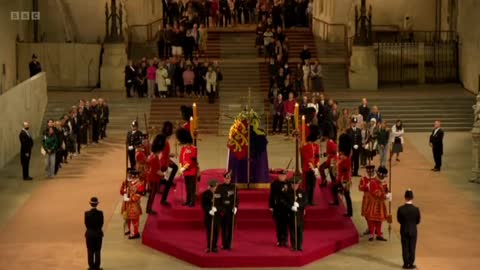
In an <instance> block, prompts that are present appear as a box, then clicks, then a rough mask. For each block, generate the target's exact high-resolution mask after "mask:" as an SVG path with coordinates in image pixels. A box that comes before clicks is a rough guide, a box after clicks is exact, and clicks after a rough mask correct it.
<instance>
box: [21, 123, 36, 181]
mask: <svg viewBox="0 0 480 270" xmlns="http://www.w3.org/2000/svg"><path fill="white" fill-rule="evenodd" d="M29 128H30V124H29V123H28V122H23V129H22V131H20V135H19V136H18V137H19V138H20V162H21V164H22V171H23V180H33V178H32V177H30V174H29V172H28V171H29V167H30V156H31V155H32V147H33V139H32V135H30V132H29V131H28V129H29Z"/></svg>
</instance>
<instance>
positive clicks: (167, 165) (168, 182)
mask: <svg viewBox="0 0 480 270" xmlns="http://www.w3.org/2000/svg"><path fill="white" fill-rule="evenodd" d="M172 133H173V124H172V122H170V121H165V122H164V123H163V128H162V133H161V135H163V136H164V138H165V147H164V148H163V151H162V155H161V158H160V169H161V170H162V172H165V179H164V180H163V181H162V184H163V185H164V186H165V188H164V190H163V193H162V194H163V196H162V204H164V205H169V203H168V202H167V198H168V192H169V190H170V188H171V186H172V185H174V182H173V181H174V179H175V175H176V174H177V172H178V166H177V164H175V162H174V161H173V160H172V158H173V157H175V155H174V154H172V153H171V151H170V143H169V139H170V136H171V135H172Z"/></svg>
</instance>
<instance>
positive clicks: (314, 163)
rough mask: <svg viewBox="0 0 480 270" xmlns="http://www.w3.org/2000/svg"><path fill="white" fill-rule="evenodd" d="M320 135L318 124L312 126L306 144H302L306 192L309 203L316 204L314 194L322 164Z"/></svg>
mask: <svg viewBox="0 0 480 270" xmlns="http://www.w3.org/2000/svg"><path fill="white" fill-rule="evenodd" d="M318 136H319V130H318V127H317V126H314V125H312V126H310V134H309V136H308V137H307V138H306V141H307V142H306V144H305V145H304V146H302V150H301V153H302V172H303V177H304V179H305V182H306V183H305V187H306V188H305V193H306V196H307V198H306V201H307V204H308V205H314V203H313V195H314V191H315V182H316V180H317V176H319V175H320V174H319V172H318V166H319V165H320V146H319V145H318V144H317V143H316V141H317V140H318Z"/></svg>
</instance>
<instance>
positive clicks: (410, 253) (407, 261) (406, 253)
mask: <svg viewBox="0 0 480 270" xmlns="http://www.w3.org/2000/svg"><path fill="white" fill-rule="evenodd" d="M412 200H413V192H412V190H410V189H409V190H407V191H406V192H405V204H404V205H402V206H400V207H399V208H398V210H397V221H398V223H400V236H401V240H402V256H403V269H415V268H416V266H415V264H414V263H415V248H416V245H417V225H418V224H419V223H420V209H418V207H416V206H414V205H413V203H412Z"/></svg>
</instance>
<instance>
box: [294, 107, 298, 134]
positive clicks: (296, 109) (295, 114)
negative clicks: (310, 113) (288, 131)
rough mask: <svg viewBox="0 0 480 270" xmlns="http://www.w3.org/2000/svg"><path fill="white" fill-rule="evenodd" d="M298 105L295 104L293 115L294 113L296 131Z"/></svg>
mask: <svg viewBox="0 0 480 270" xmlns="http://www.w3.org/2000/svg"><path fill="white" fill-rule="evenodd" d="M298 116H299V113H298V103H296V102H295V113H294V120H295V124H294V125H295V129H296V130H298Z"/></svg>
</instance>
